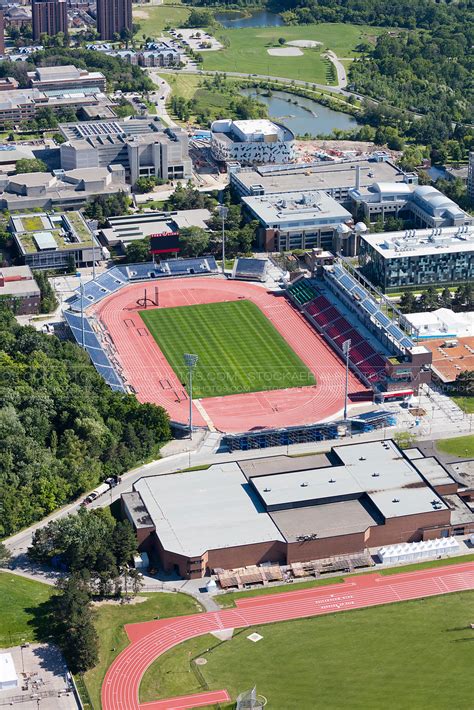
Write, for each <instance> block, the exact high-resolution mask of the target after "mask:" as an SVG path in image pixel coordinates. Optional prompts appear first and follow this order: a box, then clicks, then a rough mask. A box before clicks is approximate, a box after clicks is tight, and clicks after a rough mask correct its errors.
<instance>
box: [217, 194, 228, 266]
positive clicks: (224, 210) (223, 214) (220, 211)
mask: <svg viewBox="0 0 474 710" xmlns="http://www.w3.org/2000/svg"><path fill="white" fill-rule="evenodd" d="M217 212H218V214H219V217H220V218H221V220H222V275H223V276H224V275H225V220H226V217H227V215H228V214H229V208H228V207H226V206H225V205H218V206H217Z"/></svg>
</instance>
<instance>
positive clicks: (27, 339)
mask: <svg viewBox="0 0 474 710" xmlns="http://www.w3.org/2000/svg"><path fill="white" fill-rule="evenodd" d="M169 437H170V428H169V420H168V416H167V414H166V412H165V411H164V410H163V409H162V408H161V407H156V406H154V405H152V404H140V403H139V402H138V401H137V399H136V398H135V397H134V396H132V395H126V394H122V393H118V392H113V391H112V390H111V389H110V388H109V387H108V386H107V385H106V384H105V382H104V380H103V379H102V378H101V377H100V376H99V375H98V374H97V372H96V371H95V369H94V367H93V366H92V365H91V363H90V361H89V358H88V356H87V354H86V353H85V352H84V351H83V350H81V348H79V347H78V346H77V345H74V344H73V343H71V342H61V341H59V340H58V339H57V338H56V337H54V336H50V335H45V334H43V333H39V332H38V331H36V330H35V329H34V328H32V327H28V326H26V327H22V326H19V325H18V324H17V323H16V321H15V319H14V318H13V315H12V313H11V312H10V311H8V310H2V311H0V490H1V491H2V495H1V498H0V537H3V536H7V535H11V534H13V533H14V532H16V531H17V530H19V529H20V528H22V527H26V526H27V525H30V524H31V523H33V522H35V521H36V520H39V519H40V518H42V517H44V516H45V515H48V514H49V513H50V512H51V511H53V510H54V509H55V508H57V507H58V506H60V505H62V504H64V503H66V502H67V501H69V500H71V499H73V498H75V497H77V496H78V495H79V494H80V493H82V492H84V491H87V490H90V489H91V488H93V487H94V486H95V485H96V484H97V483H99V482H100V481H101V480H103V479H105V478H106V477H108V476H110V475H113V474H120V473H123V472H124V471H126V470H127V469H129V468H131V467H133V466H134V465H136V464H137V463H138V462H139V461H141V460H143V459H144V458H146V457H149V456H152V455H156V454H157V452H158V450H159V446H160V444H161V443H162V442H164V441H166V440H167V439H168V438H169Z"/></svg>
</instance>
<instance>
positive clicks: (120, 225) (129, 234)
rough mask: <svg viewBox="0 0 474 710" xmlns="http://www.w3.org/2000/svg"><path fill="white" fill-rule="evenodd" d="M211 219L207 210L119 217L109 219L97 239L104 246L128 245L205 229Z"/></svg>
mask: <svg viewBox="0 0 474 710" xmlns="http://www.w3.org/2000/svg"><path fill="white" fill-rule="evenodd" d="M210 218H211V213H210V212H209V210H205V209H202V210H176V211H172V212H142V213H137V214H131V215H122V216H120V217H109V219H108V220H107V225H106V226H105V227H102V228H101V229H100V231H99V238H100V240H101V242H102V243H103V244H105V245H106V246H117V245H122V246H124V247H127V246H128V244H130V243H131V242H134V241H136V240H139V239H145V238H146V237H149V236H151V235H153V234H169V233H174V232H179V230H180V229H183V228H184V227H200V228H201V229H207V222H208V220H209V219H210Z"/></svg>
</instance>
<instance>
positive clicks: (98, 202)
mask: <svg viewBox="0 0 474 710" xmlns="http://www.w3.org/2000/svg"><path fill="white" fill-rule="evenodd" d="M130 204H131V200H130V197H129V196H128V195H127V193H126V192H124V191H123V190H119V192H117V193H115V194H114V195H97V196H96V197H93V198H92V200H89V202H88V203H87V205H86V206H85V208H84V214H85V215H86V217H88V218H89V219H96V220H97V221H98V222H99V226H104V223H105V221H106V220H107V219H108V217H116V216H117V215H120V214H127V213H128V208H129V207H130Z"/></svg>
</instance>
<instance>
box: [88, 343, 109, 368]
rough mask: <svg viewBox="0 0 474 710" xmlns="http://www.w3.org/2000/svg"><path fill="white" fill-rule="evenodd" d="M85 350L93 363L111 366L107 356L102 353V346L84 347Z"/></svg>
mask: <svg viewBox="0 0 474 710" xmlns="http://www.w3.org/2000/svg"><path fill="white" fill-rule="evenodd" d="M86 350H87V352H88V353H89V355H90V358H91V360H92V362H93V363H94V365H104V366H105V367H111V365H110V360H109V358H108V357H107V355H106V354H105V353H104V351H103V350H102V348H91V347H86Z"/></svg>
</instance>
